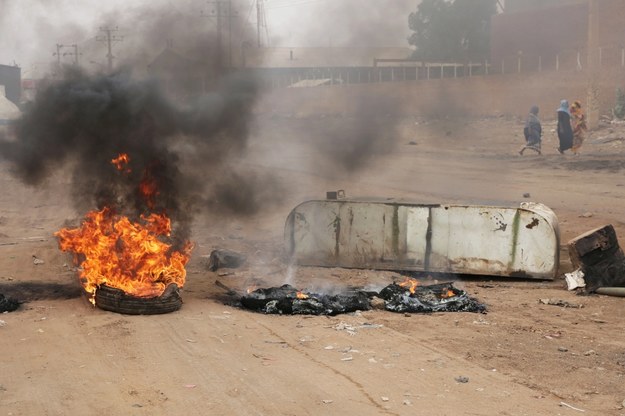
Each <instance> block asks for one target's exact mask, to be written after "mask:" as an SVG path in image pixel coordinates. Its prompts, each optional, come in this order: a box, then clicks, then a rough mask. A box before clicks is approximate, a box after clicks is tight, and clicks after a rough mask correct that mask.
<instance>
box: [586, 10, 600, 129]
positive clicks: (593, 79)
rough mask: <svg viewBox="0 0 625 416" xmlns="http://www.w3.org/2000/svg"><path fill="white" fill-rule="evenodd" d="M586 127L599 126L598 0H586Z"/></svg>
mask: <svg viewBox="0 0 625 416" xmlns="http://www.w3.org/2000/svg"><path fill="white" fill-rule="evenodd" d="M587 47H588V89H587V104H586V107H587V109H586V114H587V117H588V128H589V129H590V130H594V129H596V128H597V127H599V62H598V61H599V57H598V54H599V1H597V0H588V46H587Z"/></svg>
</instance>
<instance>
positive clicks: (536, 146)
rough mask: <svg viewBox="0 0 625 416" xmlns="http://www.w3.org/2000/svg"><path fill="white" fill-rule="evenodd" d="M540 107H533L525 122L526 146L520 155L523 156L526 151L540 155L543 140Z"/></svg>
mask: <svg viewBox="0 0 625 416" xmlns="http://www.w3.org/2000/svg"><path fill="white" fill-rule="evenodd" d="M538 111H539V109H538V106H537V105H533V106H532V108H530V112H529V115H528V116H527V120H526V121H525V127H524V128H523V135H524V136H525V146H523V148H522V149H521V150H520V151H519V154H521V155H522V154H523V152H525V150H527V149H531V150H534V151H535V152H537V153H538V154H541V153H540V144H541V138H542V135H543V129H542V125H541V124H540V119H539V118H538Z"/></svg>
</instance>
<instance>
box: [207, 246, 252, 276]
mask: <svg viewBox="0 0 625 416" xmlns="http://www.w3.org/2000/svg"><path fill="white" fill-rule="evenodd" d="M245 260H246V258H245V256H244V255H243V254H240V253H237V252H235V251H231V250H225V249H216V250H213V251H212V252H211V254H210V257H209V260H208V270H210V271H212V272H214V271H216V270H217V269H222V268H229V269H236V268H237V267H241V265H243V263H245Z"/></svg>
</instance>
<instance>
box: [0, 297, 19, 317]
mask: <svg viewBox="0 0 625 416" xmlns="http://www.w3.org/2000/svg"><path fill="white" fill-rule="evenodd" d="M19 307H20V302H19V301H18V300H17V299H14V298H12V297H8V296H4V295H3V294H1V293H0V313H3V312H13V311H15V310H17V309H18V308H19Z"/></svg>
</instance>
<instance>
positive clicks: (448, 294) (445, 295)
mask: <svg viewBox="0 0 625 416" xmlns="http://www.w3.org/2000/svg"><path fill="white" fill-rule="evenodd" d="M454 296H456V293H455V292H454V291H453V290H451V289H447V291H445V292H443V293H441V298H442V299H449V298H453V297H454Z"/></svg>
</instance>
